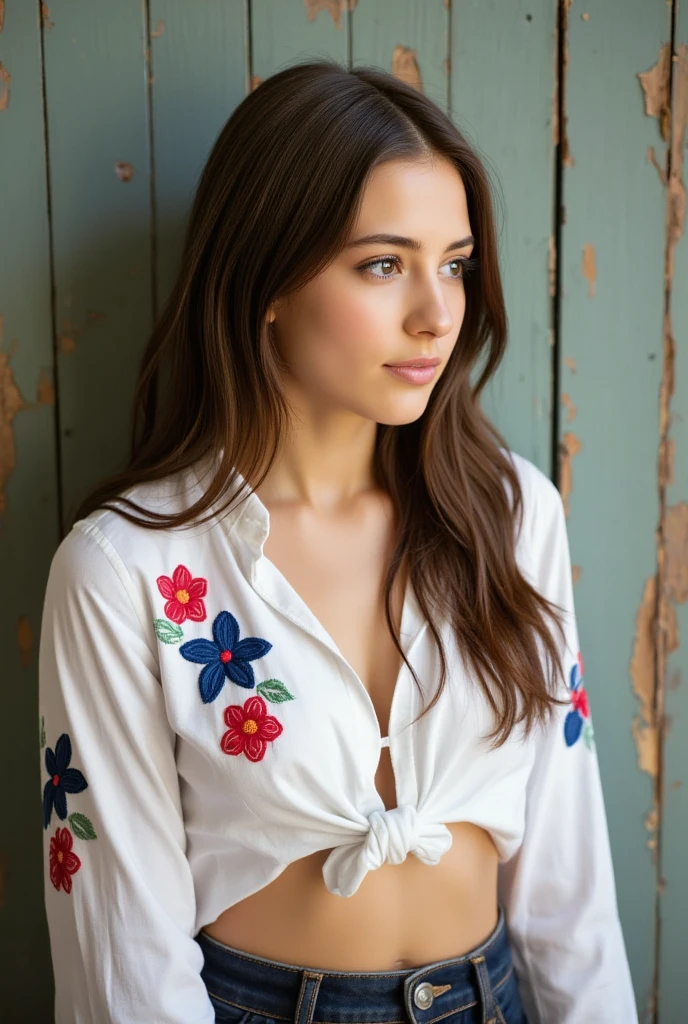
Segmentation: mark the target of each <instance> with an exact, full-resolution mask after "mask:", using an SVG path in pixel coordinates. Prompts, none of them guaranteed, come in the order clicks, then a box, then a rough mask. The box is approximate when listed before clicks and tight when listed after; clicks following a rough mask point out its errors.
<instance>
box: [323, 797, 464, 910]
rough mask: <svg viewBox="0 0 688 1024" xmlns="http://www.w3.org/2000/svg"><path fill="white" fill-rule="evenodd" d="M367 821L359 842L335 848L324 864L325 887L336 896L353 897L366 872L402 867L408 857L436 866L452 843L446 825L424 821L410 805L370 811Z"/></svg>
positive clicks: (451, 837)
mask: <svg viewBox="0 0 688 1024" xmlns="http://www.w3.org/2000/svg"><path fill="white" fill-rule="evenodd" d="M368 821H369V823H370V828H369V829H368V832H367V833H366V835H365V836H364V837H363V839H362V840H361V841H360V842H358V843H356V844H355V845H349V846H339V847H336V848H335V849H334V850H332V852H331V853H330V855H329V857H328V858H327V860H326V861H325V863H324V864H323V878H324V879H325V885H326V886H327V888H328V889H329V891H330V892H331V893H334V894H335V895H338V896H353V894H354V893H355V892H356V890H357V889H358V887H359V885H360V884H361V882H362V881H363V879H364V877H365V876H366V875H367V873H368V872H369V871H374V870H375V869H376V868H379V867H381V866H382V865H383V864H384V863H388V864H401V863H402V861H404V860H406V857H407V855H408V854H409V853H413V854H415V856H416V857H418V859H419V860H421V861H423V863H424V864H437V863H438V862H439V860H440V858H441V857H442V855H443V854H445V853H446V852H447V850H448V849H449V847H450V846H451V844H452V842H453V836H452V834H451V832H450V831H449V829H448V828H447V826H446V825H444V824H442V823H441V822H428V821H425V820H424V819H423V818H422V817H421V816H419V814H418V810H417V809H416V808H415V807H414V806H413V805H412V804H402V805H401V806H400V807H392V808H390V810H384V811H373V812H372V814H370V815H369V816H368Z"/></svg>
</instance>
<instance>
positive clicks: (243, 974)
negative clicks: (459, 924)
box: [196, 907, 528, 1024]
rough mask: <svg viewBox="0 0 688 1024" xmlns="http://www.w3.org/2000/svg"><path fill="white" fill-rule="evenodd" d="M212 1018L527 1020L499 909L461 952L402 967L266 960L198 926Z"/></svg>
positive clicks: (240, 1023) (383, 1023)
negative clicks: (488, 927)
mask: <svg viewBox="0 0 688 1024" xmlns="http://www.w3.org/2000/svg"><path fill="white" fill-rule="evenodd" d="M196 941H197V942H198V943H199V945H200V946H201V949H202V950H203V955H204V957H205V964H204V967H203V971H202V972H201V973H202V977H203V980H204V981H205V985H206V988H207V990H208V995H209V996H210V1000H211V1002H212V1004H213V1006H214V1007H215V1013H216V1016H215V1020H216V1021H217V1022H218V1024H227V1022H232V1024H284V1022H287V1021H289V1022H291V1021H293V1022H294V1024H318V1022H323V1024H324V1022H329V1024H406V1022H408V1021H411V1022H412V1024H433V1022H434V1021H442V1024H528V1022H527V1019H526V1016H525V1014H524V1012H523V1007H522V1005H521V1000H520V997H519V992H518V986H517V982H516V975H515V973H514V968H513V963H512V959H511V947H510V945H509V941H508V938H507V934H506V928H505V921H504V912H503V910H502V908H501V907H500V908H499V921H498V922H497V925H496V927H495V929H494V931H493V932H492V934H491V935H489V936H488V938H487V939H486V940H485V941H484V942H483V943H481V945H480V946H477V947H476V948H475V949H473V950H471V951H470V952H469V953H465V954H464V955H463V956H459V957H453V958H452V959H449V960H436V961H434V962H433V963H428V964H425V965H424V966H423V967H413V968H410V969H406V970H403V971H331V970H324V969H321V968H315V967H301V966H297V965H294V964H285V963H281V962H280V961H278V960H268V959H266V958H265V957H261V956H255V955H254V954H250V953H245V952H244V951H243V950H240V949H235V948H234V947H232V946H226V945H225V944H224V943H222V942H218V941H217V939H213V938H211V937H210V936H209V935H206V934H205V932H203V931H201V932H199V933H198V935H197V936H196Z"/></svg>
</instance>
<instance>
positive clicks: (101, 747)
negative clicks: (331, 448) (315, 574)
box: [39, 453, 637, 1024]
mask: <svg viewBox="0 0 688 1024" xmlns="http://www.w3.org/2000/svg"><path fill="white" fill-rule="evenodd" d="M510 454H511V457H512V459H513V461H514V465H515V467H516V469H517V472H518V474H519V478H520V481H521V484H522V487H523V492H524V500H525V518H524V523H523V528H522V530H521V532H520V534H519V537H518V544H517V558H518V561H519V565H520V567H521V569H522V571H523V573H524V574H525V575H526V577H527V578H528V579H529V580H530V581H531V582H532V583H533V585H534V586H536V587H537V588H538V589H539V591H540V592H541V593H543V594H544V595H545V596H546V597H548V598H549V599H550V600H552V601H555V602H556V603H557V604H558V605H560V606H562V607H563V608H564V609H565V611H566V650H565V658H564V663H565V665H566V673H565V677H562V678H560V679H559V687H560V691H561V693H562V694H568V693H569V691H568V685H569V681H570V679H571V676H570V673H571V670H572V668H574V666H575V665H576V663H577V657H578V651H579V647H578V635H577V629H576V621H575V613H574V606H573V594H572V581H571V563H570V557H569V548H568V541H567V534H566V525H565V519H564V511H563V506H562V502H561V497H560V495H559V492H558V491H557V489H556V487H555V486H554V485H553V484H552V482H551V481H550V480H549V478H548V477H547V476H545V474H543V473H542V472H541V471H540V470H539V469H538V468H537V467H536V466H535V465H534V464H533V463H531V462H529V461H528V460H527V459H525V458H523V457H522V456H519V455H516V454H515V453H510ZM208 468H209V467H207V466H201V465H199V466H197V467H195V469H194V470H193V471H190V472H188V473H184V474H178V475H177V476H175V477H170V478H168V479H167V480H166V481H163V482H161V483H158V484H156V485H154V486H153V485H146V486H141V487H138V488H134V489H132V490H131V491H129V492H128V494H129V496H130V497H132V498H133V500H135V501H137V502H139V503H140V504H142V505H144V506H145V507H147V508H151V509H156V510H158V511H165V510H170V509H180V508H184V507H188V506H189V505H191V504H192V503H193V502H194V501H195V500H196V499H197V498H198V497H199V495H200V493H201V491H202V488H203V481H204V479H205V476H204V470H205V471H207V469H208ZM242 483H243V481H242ZM244 493H245V494H246V496H247V497H246V500H245V501H244V502H242V503H239V504H235V506H234V508H233V509H232V510H230V512H229V513H224V514H223V516H221V517H218V518H216V519H213V520H212V521H211V522H209V523H204V524H201V525H200V526H199V525H195V526H194V527H192V528H186V529H178V530H148V529H145V528H144V527H141V526H137V525H135V524H133V523H131V522H128V521H127V520H125V519H124V518H122V517H120V516H118V515H117V514H115V513H113V512H110V511H107V510H105V511H103V510H97V511H96V512H94V513H92V514H91V515H90V516H88V517H87V518H86V519H84V520H81V521H79V522H78V523H77V524H75V526H74V528H73V529H72V531H71V532H70V533H69V534H68V535H67V536H66V537H65V538H64V540H63V541H62V543H61V544H60V546H59V548H58V550H57V552H56V554H55V556H54V558H53V561H52V565H51V568H50V575H49V580H48V585H47V591H46V595H45V603H44V609H43V620H42V627H41V641H40V659H39V683H40V687H39V689H40V693H39V698H40V708H39V711H40V714H41V715H42V716H43V720H44V725H45V745H44V746H42V747H41V750H40V762H41V791H42V793H45V794H47V795H46V796H45V800H46V801H47V804H46V806H47V810H49V811H50V820H49V823H48V825H47V827H46V828H44V850H45V903H46V912H47V917H48V924H49V928H50V941H51V949H52V957H53V966H54V976H55V987H56V999H55V1020H56V1024H92V1022H94V1021H97V1022H98V1024H115V1022H117V1024H139V1022H140V1024H143V1022H146V1024H148V1022H150V1021H152V1020H155V1021H156V1024H210V1022H212V1021H213V1020H214V1011H213V1008H212V1005H211V1003H210V1000H209V998H208V995H207V992H206V989H205V985H204V983H203V981H202V978H201V976H200V971H201V968H202V965H203V955H202V952H201V949H200V947H199V946H198V944H197V943H196V942H195V941H194V936H195V935H196V934H197V933H198V932H199V930H200V929H201V928H203V927H204V926H205V925H207V924H209V923H211V922H212V921H214V920H215V919H216V918H217V917H218V916H219V914H220V913H221V912H222V911H223V910H225V909H226V908H227V907H229V906H231V905H233V904H235V903H237V902H239V901H240V900H242V899H243V898H245V897H247V896H249V895H250V894H252V893H254V892H256V891H257V890H259V889H261V888H262V887H263V886H265V885H267V884H268V883H269V882H270V881H272V880H273V879H274V878H276V877H277V876H278V875H279V874H280V873H281V872H282V871H283V870H284V868H285V867H287V866H288V865H289V864H290V863H291V862H292V861H294V860H296V859H299V858H302V857H305V856H307V855H308V854H311V853H314V852H316V851H318V850H326V849H330V850H331V853H330V854H329V856H328V857H327V859H326V861H325V863H324V866H323V878H324V883H325V885H326V886H327V888H328V889H329V891H330V892H332V893H335V894H339V895H341V896H342V897H347V896H350V895H352V894H353V893H354V892H356V890H357V889H358V887H359V885H360V884H361V881H362V879H363V878H364V877H365V875H366V874H367V872H368V871H374V870H376V869H377V868H378V867H379V866H380V865H381V864H383V863H385V862H389V863H392V864H398V863H400V862H401V861H403V860H404V858H405V857H406V856H407V855H409V854H413V855H414V856H416V857H418V858H419V859H420V860H422V861H423V862H424V863H426V864H436V863H437V862H438V860H439V859H440V858H441V857H442V855H443V854H444V853H445V852H446V850H447V849H448V848H449V846H450V845H451V841H452V835H451V832H450V831H449V829H448V828H447V827H446V824H447V823H450V822H459V821H467V822H473V823H475V824H476V825H479V826H481V827H482V828H484V829H486V830H487V831H488V832H489V833H490V835H491V836H492V839H493V840H494V842H495V845H496V847H497V850H498V852H499V856H500V867H499V872H500V874H499V886H500V894H499V895H500V900H501V902H502V905H503V906H504V909H505V913H506V920H507V928H508V932H509V936H510V940H511V944H512V948H513V951H514V961H515V966H516V972H517V977H518V980H519V986H520V990H521V994H522V998H523V1001H524V1005H525V1008H526V1012H527V1014H528V1017H529V1021H530V1024H595V1022H602V1021H604V1024H633V1022H635V1021H637V1016H636V1008H635V1000H634V996H633V989H632V985H631V979H630V973H629V969H628V962H627V958H626V951H625V948H624V942H623V937H622V933H621V926H620V922H619V918H618V912H617V904H616V894H615V884H614V874H613V868H612V861H611V855H610V847H609V837H608V833H607V824H606V818H605V811H604V802H603V795H602V788H601V783H600V776H599V769H598V762H597V756H596V753H595V747H594V742H592V741H591V740H590V736H589V731H590V718H589V717H588V718H585V723H586V724H587V726H588V733H587V734H586V735H587V739H586V738H585V736H584V735H581V736H580V738H579V739H577V740H576V742H574V743H573V744H572V745H571V746H568V745H567V743H566V741H565V738H564V721H565V718H566V715H567V714H568V712H569V711H571V708H568V707H566V708H560V709H557V710H556V712H555V714H554V715H553V717H552V718H551V720H550V722H549V724H548V725H547V726H546V727H542V728H539V729H537V730H536V731H535V732H534V733H533V734H532V735H531V736H530V737H529V738H528V739H525V738H524V736H523V735H522V732H521V729H520V728H517V729H515V730H514V732H513V733H512V735H511V737H510V738H509V740H508V741H507V742H506V743H505V744H504V745H503V746H501V747H498V748H497V749H495V750H491V749H489V747H488V745H487V743H486V742H485V739H484V737H485V736H486V735H487V733H489V732H490V731H491V729H492V728H493V726H494V718H493V715H492V712H491V710H490V708H489V705H488V703H487V701H486V700H485V699H484V697H483V695H482V691H481V690H480V688H479V687H478V686H477V685H476V683H475V680H473V679H472V678H471V675H470V674H469V672H468V671H467V669H466V666H465V664H464V662H463V660H462V658H461V656H460V653H459V651H458V650H457V648H456V645H455V644H454V642H453V637H452V634H451V631H450V629H449V627H448V624H446V623H444V624H440V625H439V626H438V628H440V630H441V632H442V637H443V642H444V644H445V650H446V652H447V657H448V669H449V674H448V678H447V685H446V689H445V691H444V692H443V694H442V696H441V698H440V700H439V702H438V703H437V704H436V706H435V707H434V708H433V709H432V711H430V712H429V713H428V714H426V715H425V716H424V717H423V718H422V719H420V721H418V722H417V723H416V724H415V725H414V726H413V727H411V728H405V726H407V725H408V723H409V722H410V721H411V720H412V718H413V717H415V716H416V715H417V714H418V713H419V712H420V710H421V707H422V705H421V702H420V695H419V694H418V691H417V687H416V686H415V684H414V681H413V678H412V676H411V674H410V673H409V671H408V669H407V668H406V666H405V665H402V668H401V670H400V672H399V676H398V679H397V683H396V688H395V691H394V699H393V702H392V708H391V714H390V723H389V729H388V733H389V737H382V736H381V733H380V728H379V723H378V721H377V717H376V714H375V709H374V706H373V703H372V700H371V698H370V695H369V694H368V692H367V690H366V689H365V687H364V685H363V683H362V681H361V680H360V678H359V677H358V676H357V674H356V673H355V672H354V670H353V668H352V667H351V666H350V665H349V664H348V663H347V661H346V660H345V658H344V657H343V656H342V654H341V652H340V650H339V649H338V647H337V645H336V643H335V642H334V640H333V639H332V637H331V636H330V635H329V634H328V633H327V631H326V630H325V628H324V627H323V626H322V624H321V623H320V622H319V621H318V620H317V619H316V617H315V616H314V615H313V613H312V612H311V610H310V609H309V608H308V606H307V605H306V604H305V602H304V601H303V600H302V599H301V598H300V596H299V595H298V594H297V593H296V591H295V590H294V588H293V587H292V586H291V585H290V584H289V583H288V581H287V580H286V578H285V577H284V576H283V575H282V574H281V572H280V571H279V570H278V569H277V567H276V566H275V565H274V564H273V563H272V562H270V561H269V559H268V558H267V557H266V556H264V555H263V545H264V542H265V539H266V537H267V535H268V532H269V528H270V517H269V513H268V510H267V509H266V508H265V506H264V505H263V504H262V502H261V501H260V500H259V498H258V496H257V495H255V494H253V493H252V492H251V491H250V490H249V489H248V488H247V487H245V490H244ZM179 566H184V567H186V569H188V571H189V574H190V575H189V579H191V578H193V579H194V580H197V581H198V580H206V581H207V589H206V592H205V594H204V595H203V596H202V597H200V598H199V596H198V591H199V588H200V589H201V590H202V589H203V588H202V584H199V583H195V584H193V585H191V584H189V586H190V590H189V592H187V591H186V590H184V588H181V589H179V590H178V591H175V594H176V595H177V596H176V597H174V599H173V601H172V605H171V606H169V610H170V614H171V615H172V616H174V615H175V614H176V615H179V614H186V612H185V611H182V612H181V613H180V612H179V608H180V607H183V609H186V610H192V611H194V614H195V615H196V618H195V619H192V618H188V617H187V618H185V619H183V621H181V622H179V623H175V622H174V621H173V618H170V617H169V616H168V615H167V613H166V611H165V609H166V607H168V606H167V601H168V600H169V586H170V584H169V583H167V584H166V583H165V582H164V577H167V578H168V579H172V578H173V576H174V573H175V570H176V569H177V567H179ZM158 581H161V582H158ZM191 591H193V592H194V593H195V594H196V596H195V597H193V595H192V594H191ZM166 594H167V595H168V596H165V595H166ZM199 601H201V602H202V604H199ZM175 602H176V603H175ZM174 609H176V611H174ZM221 613H223V615H222V617H220V616H221ZM227 613H229V614H227ZM232 617H233V619H234V620H236V627H237V628H238V633H236V632H235V633H232V632H231V629H232ZM156 621H157V625H156ZM228 630H229V632H228ZM401 631H402V644H403V646H404V650H405V652H406V655H407V657H408V658H409V660H410V661H411V663H412V664H413V666H414V668H415V669H416V672H417V673H418V677H419V679H420V681H421V682H422V684H423V690H424V694H425V698H426V701H428V700H429V699H430V698H431V696H432V694H433V693H434V690H435V687H436V683H437V680H438V678H439V667H440V662H439V657H438V655H437V652H436V651H435V649H434V646H433V645H432V642H431V634H430V631H429V630H428V628H427V623H426V622H425V621H424V620H423V618H422V615H421V614H420V608H419V605H418V602H417V599H416V596H415V593H414V591H413V588H412V587H411V586H410V585H409V587H408V588H407V592H406V596H405V601H404V607H403V616H402V623H401ZM216 634H217V635H216ZM218 637H219V639H218ZM228 637H229V638H230V639H231V643H232V644H233V649H231V648H230V647H228V646H226V644H227V643H228ZM247 638H249V643H248V644H247V643H246V642H245V641H246V640H247ZM190 641H196V643H195V644H192V645H191V648H184V645H185V644H188V643H189V642H190ZM261 641H262V643H261ZM213 644H214V645H215V646H214V647H213ZM242 645H243V646H242ZM183 648H184V649H185V650H186V651H187V653H192V652H193V651H194V650H195V651H196V654H197V653H198V650H200V653H201V655H203V656H205V657H206V662H205V663H203V662H202V660H200V659H199V660H196V661H192V660H188V659H187V658H186V657H184V655H183V654H182V653H181V651H182V649H183ZM209 652H210V654H212V658H210V660H208V657H209ZM574 671H575V669H574ZM229 672H233V673H234V677H230V676H229V675H227V673H229ZM204 673H205V675H204ZM251 673H252V677H251ZM237 679H241V680H243V682H244V683H246V682H248V683H249V685H248V686H243V685H240V683H239V682H238V681H237ZM591 681H592V683H593V687H598V686H603V685H604V680H601V679H595V678H594V674H593V675H592V678H591ZM576 699H577V701H578V706H579V707H580V706H581V705H580V700H581V697H580V692H579V693H578V695H577V698H576ZM232 706H233V710H229V708H231V707H232ZM226 709H227V710H226ZM266 715H267V716H269V717H267V718H266V717H265V716H266ZM65 734H66V735H67V737H68V742H69V745H70V747H71V757H70V758H69V761H68V763H67V759H66V749H67V741H66V740H64V739H62V740H61V741H60V745H59V747H58V740H60V737H63V736H64V735H65ZM385 742H388V744H389V749H390V756H391V760H392V765H393V769H394V775H395V782H396V793H397V807H395V808H394V809H393V810H389V811H387V810H386V809H385V806H384V803H383V801H382V799H381V797H380V795H379V793H378V792H377V790H376V788H375V781H374V780H375V773H376V769H377V765H378V761H379V756H380V749H381V746H383V745H384V744H385ZM58 753H59V755H60V757H61V760H60V761H59V764H58V762H57V761H56V760H55V759H56V758H57V756H58ZM56 765H58V768H59V771H58V770H56ZM51 768H52V769H53V770H52V771H51ZM73 770H76V772H77V773H81V777H82V778H83V779H84V780H85V783H86V785H85V787H84V788H79V787H80V785H81V783H80V782H79V781H78V778H79V776H78V774H76V775H75V774H70V772H72V771H73ZM63 783H64V784H63ZM60 792H62V799H65V800H66V807H64V806H63V805H62V804H61V803H60V799H61V797H60ZM47 810H46V811H45V812H44V813H47ZM62 811H64V813H65V816H64V817H60V813H61V812H62ZM85 822H90V824H91V826H92V828H93V830H94V832H95V838H88V837H87V836H88V825H87V824H85ZM58 828H59V829H62V830H65V831H62V832H60V833H59V836H58V834H57V829H58ZM70 837H71V838H70ZM57 838H59V839H60V844H59V848H58V846H57V845H56V843H57ZM70 841H71V844H72V848H71V856H70V851H69V849H68V846H69V843H70ZM51 846H52V848H53V854H52V856H51ZM74 855H76V856H77V857H78V858H79V861H80V864H79V866H78V868H77V869H76V870H73V869H74V866H75V863H76V862H75V861H74V859H73V856H74ZM51 870H52V875H51ZM55 882H57V886H58V887H56V884H55ZM70 882H71V891H69V892H68V891H66V889H65V885H66V886H67V887H69V884H70ZM63 883H64V884H63Z"/></svg>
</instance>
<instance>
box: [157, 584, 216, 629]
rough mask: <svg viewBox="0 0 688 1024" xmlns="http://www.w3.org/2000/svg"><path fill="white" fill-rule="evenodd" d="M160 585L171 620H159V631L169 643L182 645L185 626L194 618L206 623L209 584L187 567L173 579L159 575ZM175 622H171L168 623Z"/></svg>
mask: <svg viewBox="0 0 688 1024" xmlns="http://www.w3.org/2000/svg"><path fill="white" fill-rule="evenodd" d="M156 583H157V584H158V590H159V591H160V593H161V594H162V596H163V597H164V598H166V602H165V615H166V616H167V619H156V620H155V632H156V634H157V636H158V639H159V640H162V642H163V643H166V644H178V643H179V641H180V640H181V639H182V636H183V635H184V634H183V631H182V629H181V623H182V622H186V620H187V619H190V620H191V621H193V622H203V620H204V619H205V617H206V614H207V613H206V610H205V604H204V602H203V598H204V597H205V596H206V594H207V593H208V581H207V580H205V579H203V577H201V576H196V577H193V576H192V575H191V573H190V572H189V570H188V569H187V568H186V566H185V565H178V566H177V568H176V569H175V570H174V572H173V573H172V578H171V579H170V577H169V576H158V578H157V580H156ZM168 620H171V621H168Z"/></svg>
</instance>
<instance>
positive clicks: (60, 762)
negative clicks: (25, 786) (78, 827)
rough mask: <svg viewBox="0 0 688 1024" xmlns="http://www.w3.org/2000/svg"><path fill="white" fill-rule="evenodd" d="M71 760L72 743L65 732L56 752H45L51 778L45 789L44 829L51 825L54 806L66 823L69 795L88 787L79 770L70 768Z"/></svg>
mask: <svg viewBox="0 0 688 1024" xmlns="http://www.w3.org/2000/svg"><path fill="white" fill-rule="evenodd" d="M71 760H72V742H71V740H70V738H69V736H68V735H67V733H66V732H63V733H62V735H61V736H60V738H59V739H58V741H57V743H56V744H55V751H54V752H53V749H52V747H48V748H47V749H46V751H45V767H46V770H47V772H48V775H49V776H50V778H49V779H48V781H47V782H46V784H45V786H44V787H43V828H47V827H48V825H49V824H50V817H51V815H52V813H53V806H54V807H55V810H56V811H57V816H58V817H59V818H62V820H63V821H64V819H65V818H66V817H67V793H81V792H82V790H84V789H86V787H87V786H88V783H87V782H86V779H85V778H84V777H83V775H82V774H81V772H80V771H79V769H78V768H70V767H69V762H70V761H71Z"/></svg>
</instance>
